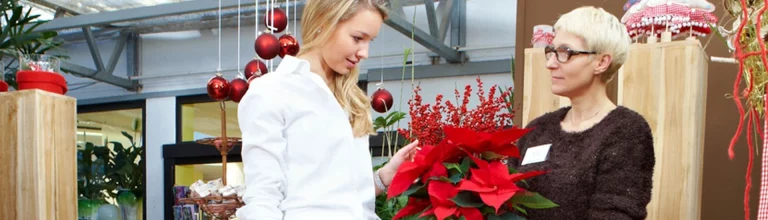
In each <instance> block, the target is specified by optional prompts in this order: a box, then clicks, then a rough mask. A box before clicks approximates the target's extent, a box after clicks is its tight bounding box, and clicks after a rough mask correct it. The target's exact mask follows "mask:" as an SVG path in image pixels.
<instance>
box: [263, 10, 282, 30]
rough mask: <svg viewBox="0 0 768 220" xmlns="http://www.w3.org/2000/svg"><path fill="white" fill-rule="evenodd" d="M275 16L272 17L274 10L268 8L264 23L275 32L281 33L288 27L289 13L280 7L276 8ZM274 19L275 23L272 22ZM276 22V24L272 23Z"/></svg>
mask: <svg viewBox="0 0 768 220" xmlns="http://www.w3.org/2000/svg"><path fill="white" fill-rule="evenodd" d="M274 17H275V18H274V19H273V18H272V10H267V13H266V15H265V16H264V24H265V25H266V26H267V28H269V29H270V30H272V32H273V33H280V32H283V31H284V30H285V28H286V27H288V15H286V14H285V11H283V10H282V9H280V8H275V16H274ZM272 21H274V22H275V23H272ZM272 24H274V25H272Z"/></svg>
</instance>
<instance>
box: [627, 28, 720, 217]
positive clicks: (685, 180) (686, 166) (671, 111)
mask: <svg viewBox="0 0 768 220" xmlns="http://www.w3.org/2000/svg"><path fill="white" fill-rule="evenodd" d="M707 58H708V56H707V55H706V53H705V52H704V50H703V49H702V47H701V43H700V42H699V41H698V40H695V39H689V40H681V41H672V42H660V43H655V44H633V45H632V47H631V49H630V53H629V57H628V59H627V61H626V62H625V64H624V66H623V67H622V69H621V70H620V71H619V76H618V78H617V80H618V84H619V89H618V93H619V95H618V104H620V105H623V106H626V107H628V108H630V109H633V110H635V111H637V112H638V113H640V114H641V115H642V116H643V117H645V119H646V120H647V121H648V123H649V125H650V126H651V129H652V130H653V137H654V152H655V154H656V165H655V167H654V176H653V196H652V199H651V203H650V204H649V205H648V219H686V220H687V219H700V213H701V189H702V188H701V186H702V172H703V160H704V122H705V121H706V119H705V115H706V112H705V109H706V100H707V66H708V63H707V60H708V59H707Z"/></svg>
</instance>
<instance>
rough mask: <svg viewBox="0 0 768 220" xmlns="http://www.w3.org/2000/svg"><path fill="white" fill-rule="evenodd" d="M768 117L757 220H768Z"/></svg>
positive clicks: (764, 126) (764, 125) (764, 138)
mask: <svg viewBox="0 0 768 220" xmlns="http://www.w3.org/2000/svg"><path fill="white" fill-rule="evenodd" d="M765 152H768V117H766V118H765V122H764V124H763V161H762V164H763V165H762V170H761V172H760V205H759V206H758V208H757V220H768V154H767V153H765Z"/></svg>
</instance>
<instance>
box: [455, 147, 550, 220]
mask: <svg viewBox="0 0 768 220" xmlns="http://www.w3.org/2000/svg"><path fill="white" fill-rule="evenodd" d="M470 157H471V158H472V160H474V161H475V163H476V164H477V166H478V169H470V172H471V173H472V175H471V177H470V179H469V180H462V181H461V182H460V183H459V190H466V191H473V192H477V193H478V194H479V195H480V198H481V199H482V200H483V202H484V203H485V204H488V205H490V206H491V207H494V208H495V209H496V213H497V214H498V213H499V208H501V206H502V205H504V203H505V202H507V200H509V199H510V198H512V196H514V195H515V193H517V192H521V191H525V190H524V189H523V188H520V187H518V186H517V185H516V184H515V182H517V181H520V180H522V179H525V178H530V177H534V176H538V175H541V174H544V173H545V172H542V171H535V172H528V173H515V174H509V173H508V172H509V171H508V168H507V165H505V164H503V163H501V162H500V161H493V162H490V163H488V162H486V161H484V160H481V159H478V158H476V157H473V156H470Z"/></svg>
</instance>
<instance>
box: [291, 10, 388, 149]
mask: <svg viewBox="0 0 768 220" xmlns="http://www.w3.org/2000/svg"><path fill="white" fill-rule="evenodd" d="M364 9H369V10H376V11H378V12H379V14H381V17H382V19H387V17H388V16H389V13H388V11H387V8H386V3H385V1H383V0H308V2H307V4H306V6H305V7H304V12H303V14H302V19H301V38H302V41H303V45H302V46H301V47H302V50H301V51H300V52H299V54H298V55H297V56H301V55H302V54H306V53H308V52H310V51H313V50H317V49H320V48H322V47H323V45H324V44H325V43H326V42H328V40H329V39H330V38H331V36H333V33H334V31H335V30H336V25H337V24H338V23H341V22H343V21H346V20H347V19H350V18H351V17H352V16H354V15H355V13H357V12H359V11H360V10H364ZM321 28H322V30H321ZM359 77H360V70H359V68H358V67H356V68H355V69H354V70H352V72H350V73H349V74H346V75H341V74H338V73H337V74H333V79H330V80H331V81H332V83H330V89H331V91H332V92H333V95H334V96H335V97H336V100H338V102H339V104H340V105H341V107H342V108H343V109H344V110H345V111H347V112H349V114H350V116H349V123H350V125H351V126H352V131H353V132H354V135H355V137H360V136H363V135H367V134H375V132H374V130H373V122H372V120H371V112H370V109H371V102H370V100H369V99H368V96H367V95H366V94H365V92H363V90H362V89H360V87H358V86H357V81H358V78H359Z"/></svg>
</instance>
